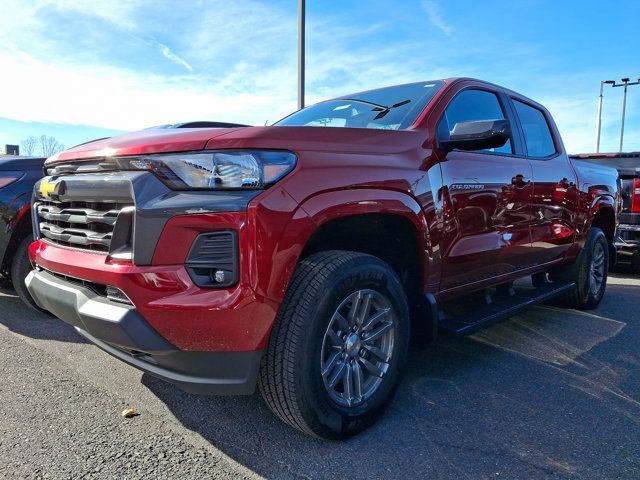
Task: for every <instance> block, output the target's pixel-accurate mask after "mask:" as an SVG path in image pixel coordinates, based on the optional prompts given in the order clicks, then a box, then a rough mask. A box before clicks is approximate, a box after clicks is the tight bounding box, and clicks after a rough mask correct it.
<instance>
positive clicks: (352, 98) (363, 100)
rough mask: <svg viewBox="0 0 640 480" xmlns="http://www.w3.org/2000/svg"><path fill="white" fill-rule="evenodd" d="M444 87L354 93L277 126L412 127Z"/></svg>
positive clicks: (422, 85) (425, 84) (403, 87)
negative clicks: (430, 101)
mask: <svg viewBox="0 0 640 480" xmlns="http://www.w3.org/2000/svg"><path fill="white" fill-rule="evenodd" d="M441 86H442V82H423V83H411V84H408V85H398V86H395V87H387V88H379V89H377V90H371V91H368V92H362V93H354V94H352V95H346V96H344V97H341V98H336V99H333V100H327V101H326V102H321V103H317V104H315V105H311V106H310V107H307V108H304V109H302V110H299V111H297V112H295V113H293V114H291V115H289V116H288V117H286V118H284V119H282V120H280V121H279V122H277V123H276V125H295V126H313V127H352V128H384V129H388V130H398V129H404V128H409V127H410V126H411V125H413V123H414V122H415V121H416V120H417V118H418V116H419V115H420V113H422V111H423V110H424V108H425V107H426V106H427V103H428V102H429V100H431V99H432V98H433V96H434V95H435V94H436V92H437V91H438V90H439V89H440V87H441Z"/></svg>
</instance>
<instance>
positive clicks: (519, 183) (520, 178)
mask: <svg viewBox="0 0 640 480" xmlns="http://www.w3.org/2000/svg"><path fill="white" fill-rule="evenodd" d="M529 182H530V180H527V179H526V178H524V175H521V174H518V175H516V176H515V177H513V178H512V179H511V185H514V186H516V187H524V186H526V185H528V184H529Z"/></svg>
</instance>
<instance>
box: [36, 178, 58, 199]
mask: <svg viewBox="0 0 640 480" xmlns="http://www.w3.org/2000/svg"><path fill="white" fill-rule="evenodd" d="M55 190H56V184H55V183H49V179H48V178H43V179H42V180H40V187H39V188H38V191H39V192H40V195H42V197H43V198H48V197H49V196H50V195H51V194H52V193H53V192H54V191H55Z"/></svg>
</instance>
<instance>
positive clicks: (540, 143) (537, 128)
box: [513, 100, 556, 158]
mask: <svg viewBox="0 0 640 480" xmlns="http://www.w3.org/2000/svg"><path fill="white" fill-rule="evenodd" d="M513 104H514V105H515V107H516V112H518V118H520V124H521V125H522V130H524V141H525V143H526V145H527V153H528V154H529V156H530V157H537V158H542V157H548V156H549V155H553V154H554V153H555V152H556V147H555V145H554V144H553V137H552V136H551V131H550V130H549V125H548V124H547V120H546V119H545V118H544V114H543V113H542V112H541V111H540V110H538V109H537V108H534V107H531V106H529V105H527V104H526V103H522V102H519V101H518V100H514V101H513Z"/></svg>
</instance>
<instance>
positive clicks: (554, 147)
mask: <svg viewBox="0 0 640 480" xmlns="http://www.w3.org/2000/svg"><path fill="white" fill-rule="evenodd" d="M511 100H512V102H513V107H514V111H515V112H516V115H517V116H518V119H519V124H520V126H521V134H522V136H523V143H524V148H525V151H526V155H527V158H528V159H529V161H530V162H531V166H532V168H533V197H532V213H533V218H532V221H531V241H532V249H531V254H532V255H533V257H532V261H534V262H535V263H538V264H540V263H547V262H552V261H554V260H559V259H562V258H563V257H564V255H565V254H566V253H567V250H568V249H569V247H570V246H571V245H572V244H573V242H574V241H575V238H576V224H577V212H578V200H579V192H578V187H577V177H576V174H575V171H574V170H573V167H572V166H571V163H570V162H569V158H568V157H567V155H566V153H564V149H563V147H562V144H561V143H560V138H559V136H558V133H557V130H556V129H555V125H554V124H553V120H552V119H551V117H550V116H549V114H548V113H547V112H546V111H544V110H543V109H542V108H540V107H539V106H538V105H536V104H534V103H533V102H531V103H529V102H528V101H526V100H525V99H520V98H512V99H511Z"/></svg>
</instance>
